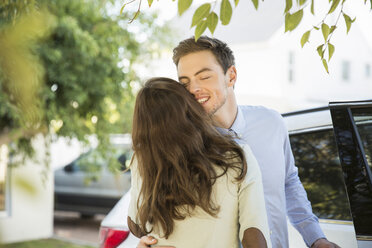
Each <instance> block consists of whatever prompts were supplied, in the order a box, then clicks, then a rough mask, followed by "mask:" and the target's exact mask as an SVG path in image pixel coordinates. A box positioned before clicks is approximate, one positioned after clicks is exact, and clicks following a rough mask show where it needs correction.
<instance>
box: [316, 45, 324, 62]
mask: <svg viewBox="0 0 372 248" xmlns="http://www.w3.org/2000/svg"><path fill="white" fill-rule="evenodd" d="M323 46H324V45H320V46H318V47H317V48H316V50H317V51H318V54H319V56H320V58H322V59H323V57H324V51H323Z"/></svg>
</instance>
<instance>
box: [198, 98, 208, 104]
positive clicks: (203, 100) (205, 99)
mask: <svg viewBox="0 0 372 248" xmlns="http://www.w3.org/2000/svg"><path fill="white" fill-rule="evenodd" d="M196 100H197V101H198V103H200V104H204V103H206V102H207V101H208V100H209V97H208V96H206V97H200V98H197V99H196Z"/></svg>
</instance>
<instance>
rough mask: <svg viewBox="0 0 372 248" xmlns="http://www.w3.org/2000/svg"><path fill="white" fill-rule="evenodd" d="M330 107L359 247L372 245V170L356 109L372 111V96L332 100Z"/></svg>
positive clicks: (363, 247) (364, 247)
mask: <svg viewBox="0 0 372 248" xmlns="http://www.w3.org/2000/svg"><path fill="white" fill-rule="evenodd" d="M329 108H330V111H331V117H332V122H333V127H334V128H333V130H334V135H335V139H336V144H337V149H338V153H339V158H340V162H341V167H342V171H343V174H344V180H345V186H346V191H347V194H348V199H349V204H350V211H351V216H352V219H353V223H354V229H355V233H356V239H357V243H358V247H359V248H367V247H372V172H371V168H370V167H369V165H368V161H367V159H366V155H365V151H364V147H363V144H362V140H361V137H360V135H359V132H358V127H357V124H356V121H355V120H354V114H355V111H356V110H358V111H359V112H363V111H365V112H366V113H368V112H369V113H371V112H372V100H367V101H349V102H330V103H329Z"/></svg>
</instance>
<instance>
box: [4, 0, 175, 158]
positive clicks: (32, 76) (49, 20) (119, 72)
mask: <svg viewBox="0 0 372 248" xmlns="http://www.w3.org/2000/svg"><path fill="white" fill-rule="evenodd" d="M114 3H115V1H98V0H64V1H59V0H48V1H46V0H39V1H11V0H9V1H5V2H4V3H1V4H0V16H6V17H7V20H6V21H2V22H1V23H0V54H1V55H0V87H1V89H2V90H1V92H0V145H1V144H9V143H10V142H12V144H13V145H12V147H13V149H14V150H15V151H17V152H18V153H22V154H24V155H28V156H32V155H33V151H32V146H31V143H30V142H31V139H32V138H33V137H34V136H35V135H37V134H40V133H42V134H44V135H47V134H50V133H55V134H56V135H57V136H65V137H70V138H77V139H79V140H80V141H83V142H88V136H90V135H92V134H94V135H96V137H97V138H98V140H99V141H100V144H101V146H100V147H101V148H100V149H102V150H104V149H105V146H106V145H107V144H108V142H109V141H108V134H109V133H126V132H130V130H131V123H132V110H133V106H134V95H133V90H132V85H133V83H136V82H137V83H138V82H139V81H140V78H139V76H138V75H137V73H136V70H135V66H136V65H138V64H145V63H146V61H150V60H151V59H152V57H153V56H154V55H156V53H158V51H159V50H161V49H162V48H166V47H167V44H169V41H167V40H166V39H165V38H164V37H165V36H167V37H169V35H164V34H165V33H168V32H169V28H168V27H167V26H164V27H162V26H159V25H158V24H157V23H156V22H154V19H155V18H156V16H155V15H151V16H149V15H141V16H140V17H139V18H138V22H137V23H136V27H137V28H136V29H135V30H133V31H131V29H128V18H129V16H130V15H131V14H132V13H125V14H124V15H119V13H117V15H113V14H111V13H110V12H109V11H110V10H111V12H112V9H113V8H114ZM11 13H17V14H16V15H11ZM18 13H20V14H18ZM168 40H169V38H168Z"/></svg>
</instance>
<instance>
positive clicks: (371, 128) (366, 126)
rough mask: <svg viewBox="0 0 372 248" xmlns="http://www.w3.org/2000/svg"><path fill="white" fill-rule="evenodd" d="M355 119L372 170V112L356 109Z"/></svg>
mask: <svg viewBox="0 0 372 248" xmlns="http://www.w3.org/2000/svg"><path fill="white" fill-rule="evenodd" d="M353 118H354V121H355V124H356V126H357V129H358V133H359V137H360V139H361V142H362V144H363V148H364V152H365V157H366V160H367V163H368V166H369V168H370V169H371V170H372V112H371V110H370V111H369V112H367V111H366V110H364V109H354V110H353Z"/></svg>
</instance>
